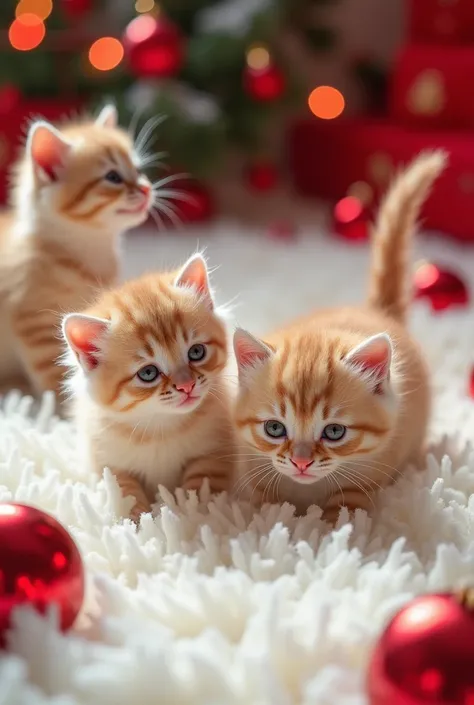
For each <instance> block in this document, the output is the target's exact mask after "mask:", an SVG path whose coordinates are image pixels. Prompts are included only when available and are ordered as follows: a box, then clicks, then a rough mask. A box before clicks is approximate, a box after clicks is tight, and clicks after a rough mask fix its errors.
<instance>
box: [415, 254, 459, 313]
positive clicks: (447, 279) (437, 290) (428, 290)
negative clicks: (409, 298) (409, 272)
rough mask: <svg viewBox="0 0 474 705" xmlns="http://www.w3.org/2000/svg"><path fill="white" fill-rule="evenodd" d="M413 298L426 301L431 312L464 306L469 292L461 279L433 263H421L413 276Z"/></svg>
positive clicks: (454, 273)
mask: <svg viewBox="0 0 474 705" xmlns="http://www.w3.org/2000/svg"><path fill="white" fill-rule="evenodd" d="M414 284H415V298H417V299H427V300H428V301H429V302H430V305H431V308H432V309H433V311H444V310H445V309H447V308H451V307H452V306H466V305H467V304H468V303H469V291H468V288H467V285H466V283H465V282H464V281H463V280H462V279H461V277H460V276H459V275H458V274H456V272H452V271H450V270H449V269H446V268H445V267H442V266H440V265H438V264H435V263H433V262H422V264H420V265H419V266H418V268H417V269H416V271H415V275H414Z"/></svg>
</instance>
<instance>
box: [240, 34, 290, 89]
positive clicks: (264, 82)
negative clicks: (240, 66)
mask: <svg viewBox="0 0 474 705" xmlns="http://www.w3.org/2000/svg"><path fill="white" fill-rule="evenodd" d="M243 86H244V90H245V92H246V93H247V95H249V96H250V97H251V98H253V100H258V101H262V102H271V101H274V100H278V99H279V98H281V97H282V96H283V94H284V92H285V88H286V80H285V76H284V74H283V73H282V72H281V70H280V69H279V68H278V66H276V65H275V64H274V63H273V61H272V58H271V56H270V52H269V51H268V49H267V48H266V47H264V46H254V47H251V48H250V49H249V51H248V52H247V63H246V66H245V68H244V73H243Z"/></svg>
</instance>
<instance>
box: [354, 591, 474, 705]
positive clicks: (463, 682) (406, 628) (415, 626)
mask: <svg viewBox="0 0 474 705" xmlns="http://www.w3.org/2000/svg"><path fill="white" fill-rule="evenodd" d="M473 608H474V592H473V591H472V590H471V591H469V590H466V591H464V592H463V593H462V594H460V595H459V596H455V595H451V594H440V595H424V596H422V597H418V598H417V599H415V600H413V601H412V602H410V603H409V604H408V605H407V606H406V607H404V608H403V609H402V610H401V611H400V612H399V613H398V614H397V615H396V616H395V617H394V619H393V620H392V621H391V623H390V624H389V625H388V627H387V629H386V630H385V632H384V633H383V635H382V638H381V639H380V641H379V642H378V644H377V646H376V648H375V651H374V653H373V655H372V659H371V662H370V666H369V670H368V676H367V688H368V694H369V700H370V703H371V705H468V704H469V703H472V702H474V668H473V666H474V609H473Z"/></svg>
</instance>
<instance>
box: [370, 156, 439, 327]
mask: <svg viewBox="0 0 474 705" xmlns="http://www.w3.org/2000/svg"><path fill="white" fill-rule="evenodd" d="M446 162H447V155H446V153H445V152H443V151H441V150H439V151H434V152H422V153H421V154H420V155H419V156H418V157H417V158H416V159H414V160H413V162H412V163H411V164H409V166H408V167H407V168H406V169H404V170H403V171H402V172H401V173H400V174H399V175H398V176H397V177H396V179H395V181H394V182H393V184H392V185H391V187H390V188H389V190H388V193H387V195H386V196H385V198H384V200H383V202H382V204H381V206H380V208H379V212H378V216H377V219H376V221H375V226H374V230H373V244H372V248H373V249H372V267H371V274H370V288H369V300H368V303H369V305H370V306H372V307H374V308H377V309H379V310H382V311H384V312H385V313H388V314H389V315H390V316H391V317H392V318H395V319H396V320H398V321H401V322H404V320H405V314H406V309H407V306H408V304H409V300H410V287H409V282H408V272H407V259H408V251H409V246H410V243H411V238H412V236H413V232H414V230H415V228H416V222H417V219H418V215H419V212H420V209H421V206H422V205H423V202H424V201H425V199H426V198H427V197H428V194H429V192H430V189H431V186H432V184H433V182H434V181H435V179H436V178H437V177H438V176H439V175H440V174H441V172H442V171H443V169H444V168H445V166H446Z"/></svg>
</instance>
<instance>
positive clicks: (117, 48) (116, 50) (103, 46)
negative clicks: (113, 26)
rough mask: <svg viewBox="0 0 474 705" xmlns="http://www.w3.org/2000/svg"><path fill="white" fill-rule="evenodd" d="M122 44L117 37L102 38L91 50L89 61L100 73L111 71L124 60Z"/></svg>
mask: <svg viewBox="0 0 474 705" xmlns="http://www.w3.org/2000/svg"><path fill="white" fill-rule="evenodd" d="M123 55H124V49H123V46H122V43H121V42H120V41H119V40H118V39H115V37H101V39H97V40H96V41H95V42H94V43H93V44H92V46H91V48H90V49H89V61H90V62H91V64H92V66H93V67H94V68H96V69H97V70H98V71H110V70H111V69H114V68H116V67H117V66H118V65H119V64H120V62H121V61H122V59H123Z"/></svg>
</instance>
